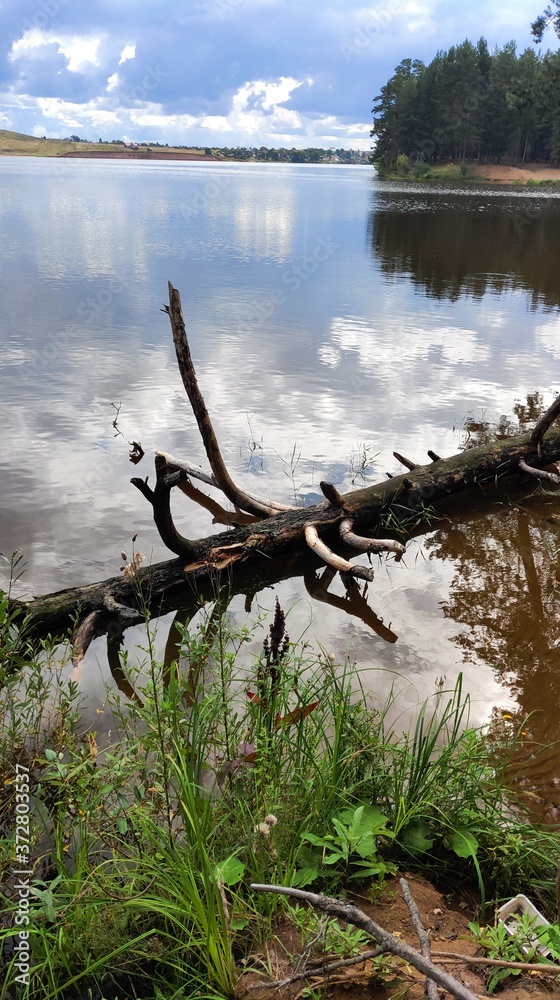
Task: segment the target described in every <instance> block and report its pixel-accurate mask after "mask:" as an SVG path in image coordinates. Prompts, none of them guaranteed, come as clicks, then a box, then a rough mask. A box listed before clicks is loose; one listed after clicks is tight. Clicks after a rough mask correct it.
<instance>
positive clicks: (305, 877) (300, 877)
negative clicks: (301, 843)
mask: <svg viewBox="0 0 560 1000" xmlns="http://www.w3.org/2000/svg"><path fill="white" fill-rule="evenodd" d="M318 875H319V869H318V868H312V867H311V865H308V866H307V867H306V868H300V869H299V871H297V872H294V874H293V875H292V881H291V885H292V888H293V889H297V888H298V887H301V886H302V885H311V884H312V882H314V881H315V879H316V878H317V876H318Z"/></svg>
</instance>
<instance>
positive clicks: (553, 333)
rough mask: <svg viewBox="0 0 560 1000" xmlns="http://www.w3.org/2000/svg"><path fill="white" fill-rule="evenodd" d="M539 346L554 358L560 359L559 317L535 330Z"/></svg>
mask: <svg viewBox="0 0 560 1000" xmlns="http://www.w3.org/2000/svg"><path fill="white" fill-rule="evenodd" d="M535 339H536V341H537V344H540V345H541V347H543V348H544V349H545V351H548V353H549V354H552V356H553V358H560V322H559V320H558V317H555V318H554V319H552V320H549V321H548V322H547V323H542V324H541V325H540V326H538V327H537V329H536V330H535Z"/></svg>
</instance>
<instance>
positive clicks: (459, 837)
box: [446, 826, 478, 858]
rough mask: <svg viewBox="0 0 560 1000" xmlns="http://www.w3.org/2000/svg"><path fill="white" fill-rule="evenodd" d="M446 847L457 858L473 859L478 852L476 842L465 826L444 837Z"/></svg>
mask: <svg viewBox="0 0 560 1000" xmlns="http://www.w3.org/2000/svg"><path fill="white" fill-rule="evenodd" d="M446 841H447V844H448V846H449V847H450V848H451V850H452V851H454V852H455V854H456V855H457V857H458V858H474V857H475V856H476V852H477V851H478V840H477V839H476V837H475V836H474V834H473V833H472V832H471V831H470V830H469V828H468V827H467V826H463V827H459V829H458V830H453V832H452V833H450V834H448V836H447V837H446Z"/></svg>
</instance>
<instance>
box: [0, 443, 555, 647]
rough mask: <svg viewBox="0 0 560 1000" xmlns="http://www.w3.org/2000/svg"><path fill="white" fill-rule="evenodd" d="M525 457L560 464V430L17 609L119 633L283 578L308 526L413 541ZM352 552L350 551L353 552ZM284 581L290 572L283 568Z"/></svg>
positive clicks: (35, 618)
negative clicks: (278, 563)
mask: <svg viewBox="0 0 560 1000" xmlns="http://www.w3.org/2000/svg"><path fill="white" fill-rule="evenodd" d="M522 457H523V458H524V459H525V461H526V462H527V463H528V464H529V465H530V466H543V465H548V464H550V463H553V462H556V461H560V431H558V430H549V431H548V432H547V434H546V435H545V437H544V438H543V440H542V443H541V457H540V458H539V456H538V455H537V448H536V445H535V444H534V443H533V442H532V440H531V432H529V433H527V434H524V435H521V436H519V437H516V438H510V439H508V440H506V441H497V442H493V443H491V444H487V445H483V446H482V447H479V448H473V449H472V450H470V451H466V452H461V453H460V454H457V455H453V456H452V457H451V458H446V459H443V458H442V459H439V460H438V461H436V462H432V463H430V464H429V465H425V466H416V468H415V469H414V470H412V471H409V472H407V473H406V474H404V475H402V476H395V477H394V478H392V479H389V480H386V481H384V482H382V483H378V484H376V485H374V486H369V487H367V488H365V489H361V490H356V491H354V492H352V493H348V494H346V495H344V496H342V497H341V498H340V500H341V501H342V506H335V505H334V504H333V503H331V502H330V501H328V500H325V501H323V502H322V503H318V504H315V505H313V506H312V507H305V508H300V509H296V510H289V511H285V512H283V513H279V514H275V515H274V516H272V517H269V518H267V519H266V520H264V521H260V522H258V523H256V524H252V525H241V526H239V527H236V528H234V529H233V530H232V531H226V532H222V533H220V534H217V535H211V536H209V537H207V538H201V539H198V540H196V541H192V542H191V543H190V544H191V545H192V547H193V553H194V558H193V559H192V560H191V561H187V560H184V559H181V558H176V559H171V560H169V561H166V562H161V563H157V564H156V565H154V566H148V567H146V568H141V569H139V570H138V571H137V572H136V573H135V574H134V576H133V577H132V578H131V579H126V578H123V575H122V574H121V575H120V576H116V577H112V578H110V579H108V580H103V581H101V582H99V583H93V584H89V585H87V586H84V587H75V588H71V589H67V590H62V591H58V592H57V593H54V594H47V595H45V596H42V597H36V598H34V599H33V600H31V601H19V602H13V603H14V604H16V605H17V606H19V607H20V608H21V609H22V610H23V611H24V612H25V613H26V614H28V615H29V617H30V624H31V625H32V627H34V629H35V630H36V631H39V632H43V633H46V632H60V631H61V630H63V629H66V628H68V627H69V626H70V625H71V624H73V623H75V622H76V620H77V619H78V620H81V621H84V620H85V619H86V618H87V617H89V616H90V615H91V614H93V613H96V614H97V621H96V623H95V633H96V634H101V633H102V632H105V631H107V628H108V627H110V626H111V623H112V624H113V626H115V625H116V624H117V623H118V624H119V626H120V627H121V628H122V627H125V626H126V625H128V624H133V623H134V622H138V621H141V620H143V619H144V616H145V611H144V609H145V608H146V609H148V611H149V613H150V615H156V614H159V613H160V612H161V611H164V610H169V609H170V607H173V606H174V607H177V604H176V603H174V601H175V596H176V594H177V592H179V591H181V592H182V593H183V594H185V593H188V591H189V590H191V592H192V595H193V597H195V596H196V595H200V594H204V593H206V594H207V595H211V594H212V593H213V592H215V591H216V589H217V587H219V585H220V584H221V583H222V584H224V585H226V584H227V583H228V580H231V576H232V574H233V573H234V572H235V573H237V572H239V571H241V570H242V572H243V578H244V580H247V579H248V578H249V577H250V576H251V575H253V574H254V575H255V578H256V579H261V578H263V577H265V578H268V579H274V578H277V577H276V573H275V567H274V566H272V565H271V564H270V561H271V560H280V559H281V558H282V557H285V556H286V555H287V554H289V553H293V554H298V553H299V554H301V553H302V551H305V548H306V542H305V528H306V526H308V525H313V526H314V527H315V528H316V530H317V532H318V533H319V534H320V536H321V538H322V539H324V540H325V541H326V542H328V543H331V544H333V545H334V544H336V542H337V536H338V530H339V527H340V524H341V522H343V521H345V520H348V519H351V520H352V522H353V524H354V528H355V529H357V530H359V531H360V532H362V533H364V532H365V533H366V534H368V535H369V536H372V537H373V536H375V535H376V534H380V533H383V534H384V535H386V534H387V533H388V532H389V533H391V534H393V535H397V536H399V535H400V538H401V540H403V541H406V539H407V538H408V537H411V535H412V534H415V533H416V532H417V530H418V529H421V530H427V529H429V528H430V526H433V524H434V523H435V522H436V521H437V518H438V512H439V511H440V510H441V505H442V502H443V501H445V500H446V499H448V498H450V497H455V496H458V495H459V494H461V493H465V492H467V491H473V490H476V491H483V490H484V489H485V487H492V486H493V485H494V484H495V483H496V482H497V481H498V480H502V479H503V478H504V477H507V476H511V475H515V474H516V473H517V474H519V468H518V467H519V461H520V459H521V458H522ZM345 551H346V552H347V553H349V554H352V551H353V550H352V549H350V548H348V549H345ZM354 553H355V550H354ZM276 572H278V570H277V571H276ZM279 575H280V576H282V575H283V573H282V568H281V567H279ZM254 589H256V587H255V588H254Z"/></svg>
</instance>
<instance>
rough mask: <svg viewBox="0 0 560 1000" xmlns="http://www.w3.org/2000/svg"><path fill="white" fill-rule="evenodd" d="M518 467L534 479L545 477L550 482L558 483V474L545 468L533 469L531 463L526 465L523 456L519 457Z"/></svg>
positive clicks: (559, 480) (559, 478)
mask: <svg viewBox="0 0 560 1000" xmlns="http://www.w3.org/2000/svg"><path fill="white" fill-rule="evenodd" d="M539 447H540V446H539ZM519 468H520V469H521V471H522V472H526V473H527V475H528V476H533V477H534V478H535V479H545V480H548V482H550V483H556V484H558V483H560V476H557V475H555V473H554V472H546V470H545V469H534V468H533V466H532V465H527V462H526V461H525V459H524V458H520V459H519Z"/></svg>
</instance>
